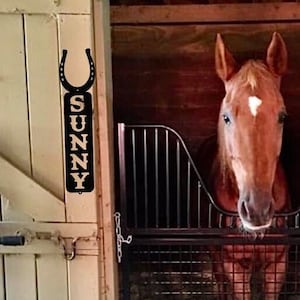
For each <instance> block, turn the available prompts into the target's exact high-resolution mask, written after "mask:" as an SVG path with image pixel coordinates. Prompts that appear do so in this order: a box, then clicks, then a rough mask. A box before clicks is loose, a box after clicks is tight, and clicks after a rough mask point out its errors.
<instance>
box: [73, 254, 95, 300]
mask: <svg viewBox="0 0 300 300" xmlns="http://www.w3.org/2000/svg"><path fill="white" fill-rule="evenodd" d="M68 265H69V297H70V298H69V300H82V299H91V300H97V299H100V297H99V293H100V286H99V273H98V270H99V257H98V256H77V257H76V259H74V260H72V261H69V262H68Z"/></svg>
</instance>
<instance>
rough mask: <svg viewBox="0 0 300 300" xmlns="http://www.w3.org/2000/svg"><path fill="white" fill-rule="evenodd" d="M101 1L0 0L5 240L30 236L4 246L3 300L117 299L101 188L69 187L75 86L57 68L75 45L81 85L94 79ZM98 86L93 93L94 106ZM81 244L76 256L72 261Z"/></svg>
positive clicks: (72, 59) (1, 225)
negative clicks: (68, 136)
mask: <svg viewBox="0 0 300 300" xmlns="http://www.w3.org/2000/svg"><path fill="white" fill-rule="evenodd" d="M103 2H105V6H108V2H106V1H103ZM92 3H93V2H92V1H86V0H64V1H54V0H51V1H50V0H49V1H47V0H46V1H39V0H27V1H23V0H14V1H0V28H1V30H0V40H1V47H0V92H1V97H0V103H1V105H0V107H1V109H0V194H1V195H0V197H1V214H0V217H1V222H0V236H3V235H14V234H16V233H18V234H24V235H25V237H26V241H27V243H26V245H25V246H3V245H0V254H1V257H0V300H1V299H5V300H16V299H20V300H27V299H28V300H48V299H49V300H53V299H55V300H83V299H89V300H94V299H95V300H98V299H100V298H101V299H102V298H103V299H104V298H106V299H112V300H113V299H116V298H115V296H111V295H114V293H113V291H105V289H104V287H103V286H104V271H102V270H103V269H104V267H103V249H102V247H101V244H102V221H101V210H100V209H99V199H100V196H99V193H100V192H99V188H98V184H97V183H96V184H95V189H94V190H93V191H91V192H88V193H80V194H79V193H70V192H67V191H66V188H65V183H64V182H65V178H64V176H65V175H64V169H65V159H64V121H63V120H64V116H63V114H64V112H63V96H64V94H65V92H66V91H65V90H64V89H63V88H62V86H61V84H60V81H59V72H58V67H59V62H60V58H61V56H62V50H63V49H67V50H68V57H67V61H66V76H67V78H68V80H69V81H70V82H71V83H72V84H73V85H75V86H79V85H82V84H83V83H84V82H85V81H86V80H87V78H88V77H89V65H88V62H87V58H86V54H85V49H86V48H90V49H91V51H92V56H93V57H94V56H95V54H94V32H93V10H92V7H93V6H92ZM102 4H103V3H102ZM102 4H101V5H100V6H101V7H100V9H102ZM97 5H99V4H97ZM97 5H96V6H97ZM98 8H99V7H98ZM95 90H96V87H95V86H93V87H92V88H91V89H90V91H89V92H90V93H91V94H92V99H93V101H94V102H93V103H94V106H96V103H97V101H96V100H95V98H96V94H95ZM95 109H96V111H97V107H95ZM96 118H97V115H96V114H94V118H93V122H94V128H93V129H94V133H95V132H96V128H98V127H97V122H96V121H97V119H96ZM95 136H96V135H94V146H95V145H96V146H97V145H98V140H97V139H96V138H95ZM96 146H95V151H94V153H96V155H95V165H97V163H98V160H99V159H100V158H99V156H98V155H97V147H96ZM96 160H97V163H96ZM100 163H101V162H100ZM97 176H98V173H97V170H96V171H95V178H96V181H97V178H98V177H97ZM110 227H111V226H110ZM72 241H74V245H76V257H75V258H74V259H73V260H67V259H66V257H65V252H66V251H67V252H71V251H72V247H71V246H72ZM75 241H76V244H75ZM110 242H111V243H112V241H110ZM107 245H110V247H111V244H109V243H108V244H107ZM108 273H109V272H108ZM111 297H113V298H111Z"/></svg>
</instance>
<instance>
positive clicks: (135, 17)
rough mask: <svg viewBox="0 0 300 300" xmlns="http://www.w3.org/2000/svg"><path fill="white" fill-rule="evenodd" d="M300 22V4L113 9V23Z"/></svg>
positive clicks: (114, 7) (129, 7) (232, 4)
mask: <svg viewBox="0 0 300 300" xmlns="http://www.w3.org/2000/svg"><path fill="white" fill-rule="evenodd" d="M286 20H293V21H298V20H300V4H299V3H296V2H294V3H227V4H209V5H205V4H204V5H203V4H202V5H201V4H199V5H163V6H158V5H157V6H155V5H151V6H149V5H148V6H142V5H138V6H112V8H111V22H112V24H119V25H122V24H135V25H136V24H151V23H152V24H168V23H172V24H174V23H177V24H179V23H189V24H195V23H200V24H204V23H226V22H259V21H260V22H261V21H263V22H266V21H274V22H275V21H286Z"/></svg>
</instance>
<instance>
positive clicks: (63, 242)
mask: <svg viewBox="0 0 300 300" xmlns="http://www.w3.org/2000/svg"><path fill="white" fill-rule="evenodd" d="M33 240H49V241H53V243H55V244H56V245H58V246H60V247H61V248H62V249H63V252H64V256H65V259H66V260H69V261H70V260H73V259H74V258H75V257H76V254H77V242H78V241H79V240H81V241H87V242H88V241H91V240H98V236H97V235H96V233H95V234H92V235H90V236H78V237H64V236H62V235H61V234H60V232H58V231H54V232H47V231H45V232H40V231H36V232H34V231H31V230H29V229H25V228H23V229H21V230H17V231H16V233H15V234H12V235H5V236H0V245H3V246H25V245H28V244H30V243H31V242H32V241H33ZM70 240H71V242H70Z"/></svg>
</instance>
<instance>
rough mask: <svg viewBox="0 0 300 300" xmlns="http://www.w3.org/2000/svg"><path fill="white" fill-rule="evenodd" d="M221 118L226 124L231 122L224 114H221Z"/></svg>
mask: <svg viewBox="0 0 300 300" xmlns="http://www.w3.org/2000/svg"><path fill="white" fill-rule="evenodd" d="M223 120H224V122H225V124H226V125H229V124H230V123H231V120H230V118H229V117H228V115H226V114H224V115H223Z"/></svg>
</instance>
